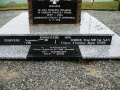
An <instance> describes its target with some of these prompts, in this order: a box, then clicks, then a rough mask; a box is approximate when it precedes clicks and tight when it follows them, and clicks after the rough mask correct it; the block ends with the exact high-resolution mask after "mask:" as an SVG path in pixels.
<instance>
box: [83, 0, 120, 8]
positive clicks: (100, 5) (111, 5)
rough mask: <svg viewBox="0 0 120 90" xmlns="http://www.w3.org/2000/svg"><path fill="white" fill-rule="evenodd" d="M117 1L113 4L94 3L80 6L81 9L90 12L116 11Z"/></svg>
mask: <svg viewBox="0 0 120 90" xmlns="http://www.w3.org/2000/svg"><path fill="white" fill-rule="evenodd" d="M118 5H119V3H118V1H114V2H95V3H93V4H91V3H89V2H85V3H83V4H82V9H92V10H118Z"/></svg>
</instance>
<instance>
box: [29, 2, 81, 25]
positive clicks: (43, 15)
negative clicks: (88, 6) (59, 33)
mask: <svg viewBox="0 0 120 90" xmlns="http://www.w3.org/2000/svg"><path fill="white" fill-rule="evenodd" d="M28 3H29V24H30V25H55V24H57V25H66V24H68V25H69V24H74V25H80V21H81V5H82V0H68V1H66V0H41V1H40V0H28Z"/></svg>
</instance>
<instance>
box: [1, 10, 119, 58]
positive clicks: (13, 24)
mask: <svg viewBox="0 0 120 90" xmlns="http://www.w3.org/2000/svg"><path fill="white" fill-rule="evenodd" d="M41 35H42V36H46V35H47V36H48V35H50V36H71V35H73V36H76V35H77V36H112V43H111V45H79V51H80V53H81V56H82V57H81V56H80V57H81V58H82V59H119V58H120V37H119V36H118V35H117V34H115V33H114V32H113V31H112V30H110V29H109V28H108V27H106V26H105V25H104V24H102V23H101V22H100V21H98V20H97V19H95V18H94V17H92V16H91V15H89V14H88V13H86V12H82V22H81V26H29V23H28V13H27V12H24V13H22V14H20V15H19V16H17V17H15V18H14V19H12V20H11V21H10V22H8V23H7V24H6V25H4V26H3V27H1V28H0V36H10V37H12V36H41ZM64 46H66V45H64ZM30 47H31V45H0V59H28V52H29V50H30ZM40 57H41V56H40ZM40 57H38V58H39V59H41V58H40ZM30 58H31V59H32V58H34V56H33V57H30ZM48 58H49V56H48ZM53 58H54V57H53ZM78 58H79V57H78ZM81 58H80V59H81ZM58 59H59V58H58ZM63 59H64V58H63Z"/></svg>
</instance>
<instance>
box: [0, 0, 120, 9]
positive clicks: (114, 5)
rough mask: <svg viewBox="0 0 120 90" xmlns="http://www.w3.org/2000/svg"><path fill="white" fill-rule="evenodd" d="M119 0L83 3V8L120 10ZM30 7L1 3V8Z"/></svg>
mask: <svg viewBox="0 0 120 90" xmlns="http://www.w3.org/2000/svg"><path fill="white" fill-rule="evenodd" d="M118 5H119V3H118V1H113V2H95V3H93V4H91V3H89V2H83V3H82V9H90V10H91V9H92V10H118ZM21 9H26V10H27V9H28V4H15V5H1V4H0V10H21Z"/></svg>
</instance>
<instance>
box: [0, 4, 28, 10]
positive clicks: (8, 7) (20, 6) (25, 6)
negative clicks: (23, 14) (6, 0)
mask: <svg viewBox="0 0 120 90" xmlns="http://www.w3.org/2000/svg"><path fill="white" fill-rule="evenodd" d="M22 9H26V10H27V9H28V4H14V5H10V4H8V5H1V4H0V10H22Z"/></svg>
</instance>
